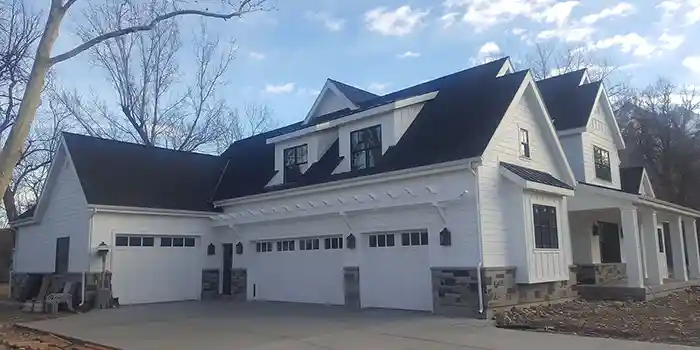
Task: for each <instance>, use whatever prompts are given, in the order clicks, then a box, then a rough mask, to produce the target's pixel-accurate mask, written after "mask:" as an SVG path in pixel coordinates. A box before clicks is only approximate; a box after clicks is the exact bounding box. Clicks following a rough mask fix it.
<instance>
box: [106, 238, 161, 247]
mask: <svg viewBox="0 0 700 350" xmlns="http://www.w3.org/2000/svg"><path fill="white" fill-rule="evenodd" d="M154 240H155V238H154V237H152V236H126V235H117V236H116V237H115V238H114V245H115V246H117V247H153V245H154Z"/></svg>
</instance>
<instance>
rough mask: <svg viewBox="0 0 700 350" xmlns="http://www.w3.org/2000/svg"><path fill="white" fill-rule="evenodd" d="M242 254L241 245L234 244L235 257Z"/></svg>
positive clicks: (239, 243)
mask: <svg viewBox="0 0 700 350" xmlns="http://www.w3.org/2000/svg"><path fill="white" fill-rule="evenodd" d="M241 254H243V243H241V242H238V243H236V255H241Z"/></svg>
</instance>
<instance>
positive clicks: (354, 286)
mask: <svg viewBox="0 0 700 350" xmlns="http://www.w3.org/2000/svg"><path fill="white" fill-rule="evenodd" d="M343 285H344V288H345V306H346V307H348V308H352V309H359V308H361V307H362V306H361V303H360V268H359V267H357V266H346V267H344V268H343Z"/></svg>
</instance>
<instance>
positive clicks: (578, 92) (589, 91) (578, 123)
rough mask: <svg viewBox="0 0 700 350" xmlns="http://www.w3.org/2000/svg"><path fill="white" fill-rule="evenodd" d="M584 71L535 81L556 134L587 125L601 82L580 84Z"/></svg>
mask: <svg viewBox="0 0 700 350" xmlns="http://www.w3.org/2000/svg"><path fill="white" fill-rule="evenodd" d="M584 73H585V69H582V70H578V71H575V72H571V73H566V74H561V75H557V76H555V77H551V78H547V79H543V80H540V81H538V82H537V87H538V88H539V90H540V93H541V95H542V99H543V100H544V103H545V105H546V106H547V111H549V116H550V117H551V118H552V120H553V121H554V127H555V128H556V129H557V130H558V131H562V130H569V129H576V128H581V127H585V126H586V125H588V120H589V118H590V116H591V112H593V106H594V105H595V98H596V96H598V91H599V90H600V87H601V82H594V83H589V84H583V85H579V84H580V83H581V79H583V75H584Z"/></svg>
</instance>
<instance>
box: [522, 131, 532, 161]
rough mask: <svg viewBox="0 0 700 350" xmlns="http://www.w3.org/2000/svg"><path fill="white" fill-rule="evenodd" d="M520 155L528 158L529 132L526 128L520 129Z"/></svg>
mask: <svg viewBox="0 0 700 350" xmlns="http://www.w3.org/2000/svg"><path fill="white" fill-rule="evenodd" d="M520 156H521V157H525V158H530V133H529V132H528V131H527V129H520Z"/></svg>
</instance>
